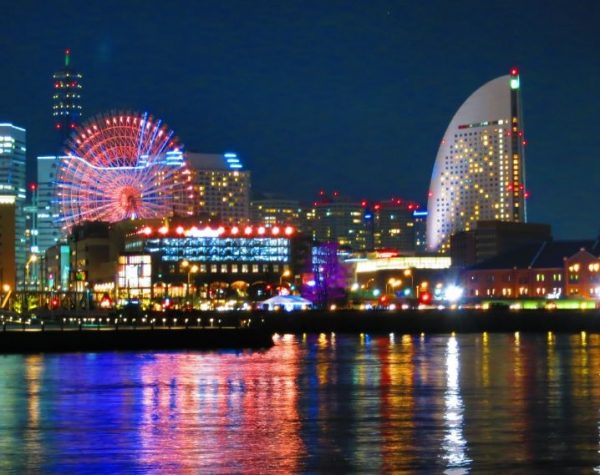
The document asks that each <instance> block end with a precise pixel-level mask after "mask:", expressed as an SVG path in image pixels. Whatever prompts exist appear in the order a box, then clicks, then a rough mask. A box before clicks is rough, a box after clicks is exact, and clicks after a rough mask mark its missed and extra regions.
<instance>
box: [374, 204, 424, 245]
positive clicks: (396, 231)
mask: <svg viewBox="0 0 600 475" xmlns="http://www.w3.org/2000/svg"><path fill="white" fill-rule="evenodd" d="M418 208H419V205H418V204H417V203H413V202H409V201H403V200H400V199H398V198H392V199H391V200H387V201H379V202H376V203H374V204H372V205H371V206H370V207H369V211H370V212H371V213H372V215H373V224H372V227H371V230H372V233H373V238H372V243H373V245H372V246H371V247H372V248H373V249H394V250H396V251H399V252H401V253H414V252H415V219H414V216H413V213H414V211H415V210H416V209H418Z"/></svg>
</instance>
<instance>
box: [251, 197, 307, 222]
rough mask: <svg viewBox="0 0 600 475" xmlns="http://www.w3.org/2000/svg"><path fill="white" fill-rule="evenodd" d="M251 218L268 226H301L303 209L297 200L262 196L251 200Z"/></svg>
mask: <svg viewBox="0 0 600 475" xmlns="http://www.w3.org/2000/svg"><path fill="white" fill-rule="evenodd" d="M250 218H251V220H252V222H253V223H264V225H265V226H267V227H271V226H275V225H285V224H289V225H293V226H296V227H298V228H300V227H301V222H302V209H301V207H300V203H299V202H298V201H296V200H288V199H284V198H277V197H273V196H261V197H259V198H256V199H254V200H252V201H251V202H250Z"/></svg>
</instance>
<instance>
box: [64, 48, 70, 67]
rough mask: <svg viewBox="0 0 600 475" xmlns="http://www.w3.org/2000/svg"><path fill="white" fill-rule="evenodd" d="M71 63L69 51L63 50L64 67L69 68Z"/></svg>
mask: <svg viewBox="0 0 600 475" xmlns="http://www.w3.org/2000/svg"><path fill="white" fill-rule="evenodd" d="M70 62H71V49H70V48H67V49H66V50H65V67H67V68H68V67H69V63H70Z"/></svg>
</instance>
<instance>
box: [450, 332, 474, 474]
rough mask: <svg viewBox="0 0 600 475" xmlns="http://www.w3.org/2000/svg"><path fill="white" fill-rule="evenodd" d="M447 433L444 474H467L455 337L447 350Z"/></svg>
mask: <svg viewBox="0 0 600 475" xmlns="http://www.w3.org/2000/svg"><path fill="white" fill-rule="evenodd" d="M446 374H447V376H446V393H445V394H444V402H445V406H446V412H445V414H444V419H445V421H446V431H445V432H446V433H445V436H444V442H443V450H444V456H443V458H444V460H446V462H447V470H445V472H444V473H465V472H466V470H465V467H467V466H468V464H469V462H470V460H469V458H468V456H467V441H466V440H465V438H464V434H463V402H462V399H461V396H460V383H459V379H458V377H459V349H458V343H457V341H456V337H455V336H451V337H450V338H449V339H448V348H447V350H446Z"/></svg>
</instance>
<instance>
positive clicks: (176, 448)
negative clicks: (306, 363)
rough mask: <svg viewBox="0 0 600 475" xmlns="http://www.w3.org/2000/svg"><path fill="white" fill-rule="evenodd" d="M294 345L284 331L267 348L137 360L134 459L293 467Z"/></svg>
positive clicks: (182, 469) (179, 468)
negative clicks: (138, 415) (139, 389)
mask: <svg viewBox="0 0 600 475" xmlns="http://www.w3.org/2000/svg"><path fill="white" fill-rule="evenodd" d="M298 353H299V347H298V345H295V344H290V343H289V339H287V340H286V338H283V339H282V340H281V342H280V344H278V345H277V346H276V347H275V348H274V349H273V351H270V352H268V353H249V354H235V353H230V354H217V353H210V354H185V355H181V354H159V355H155V356H153V357H151V358H149V359H148V360H147V361H145V362H144V364H143V365H142V367H141V380H142V385H143V387H144V393H143V399H142V406H143V410H142V421H141V425H140V442H141V447H142V450H141V451H140V454H139V455H140V460H139V464H140V466H143V467H144V469H145V471H147V472H148V473H165V471H168V472H169V473H197V470H198V468H201V469H204V470H206V471H210V472H212V473H218V472H230V471H231V470H232V469H233V470H234V471H246V470H252V469H256V468H258V467H262V469H264V470H266V471H282V472H288V473H289V472H294V471H296V470H297V469H298V460H299V458H300V457H301V456H302V453H303V450H302V445H303V444H302V441H301V440H300V438H299V435H298V424H299V419H300V418H299V415H298V411H297V406H296V400H297V386H296V376H297V369H298V363H297V359H298ZM158 447H168V450H164V451H161V450H156V449H157V448H158ZM174 453H175V454H178V456H177V457H173V454H174ZM224 454H226V457H224Z"/></svg>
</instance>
